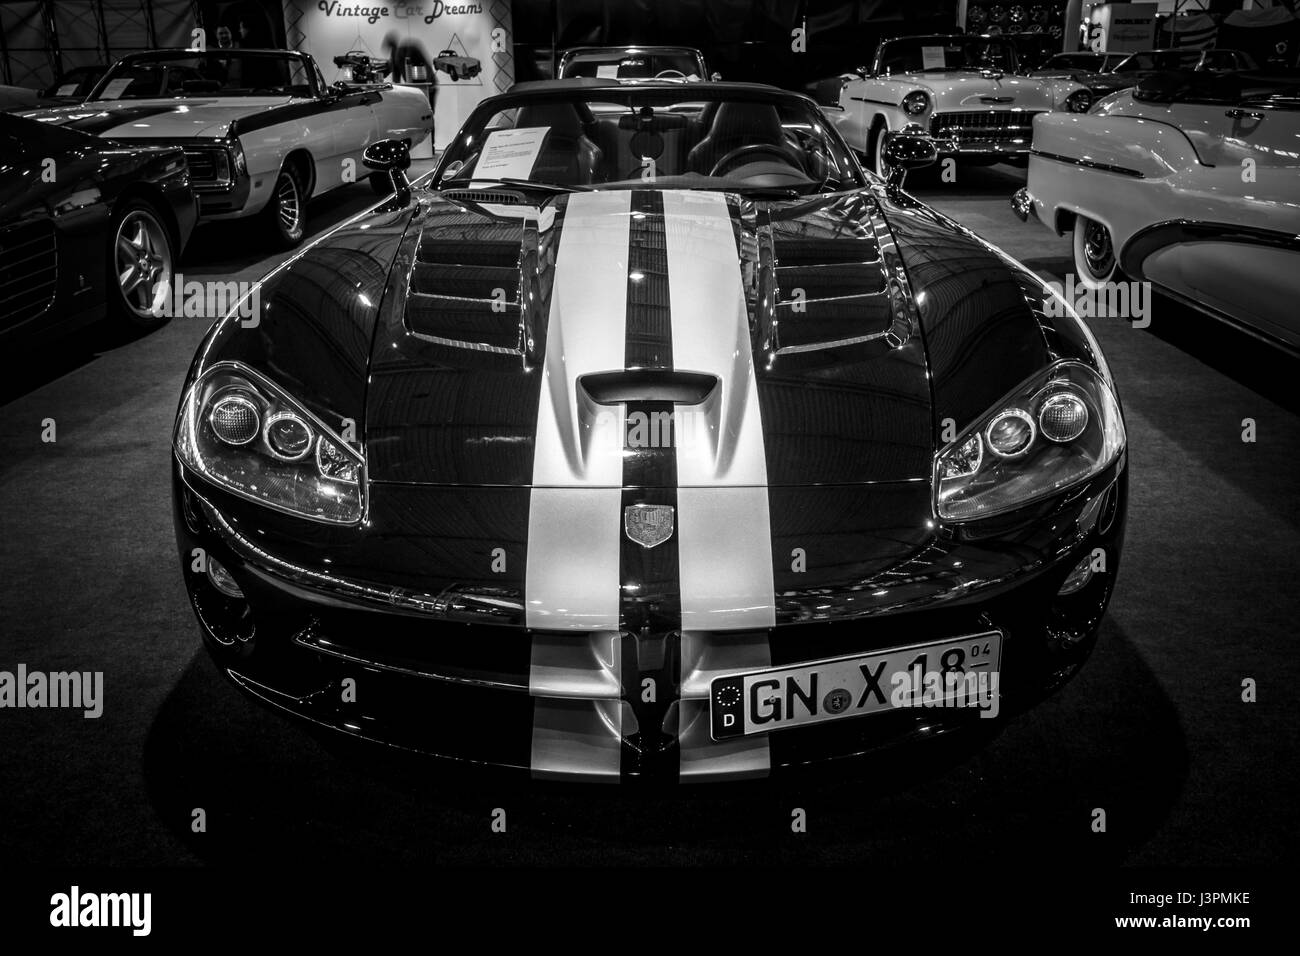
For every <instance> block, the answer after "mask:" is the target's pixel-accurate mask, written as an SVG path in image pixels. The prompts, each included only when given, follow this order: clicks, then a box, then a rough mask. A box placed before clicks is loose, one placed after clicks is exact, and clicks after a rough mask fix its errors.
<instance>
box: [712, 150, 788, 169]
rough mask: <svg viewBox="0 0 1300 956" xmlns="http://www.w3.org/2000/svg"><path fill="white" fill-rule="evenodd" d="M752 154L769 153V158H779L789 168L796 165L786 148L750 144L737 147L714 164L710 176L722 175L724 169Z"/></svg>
mask: <svg viewBox="0 0 1300 956" xmlns="http://www.w3.org/2000/svg"><path fill="white" fill-rule="evenodd" d="M751 153H767V154H768V155H769V156H776V157H778V158H779V159H780V160H781V161H782V162H784V163H786V164H787V165H789V166H795V164H794V163H791V162H790V153H789V151H788V150H787V149H785V147H783V146H777V145H775V144H774V143H749V144H747V145H745V146H737V147H736V148H735V149H733V150H732V151H731V152H729V153H727V155H725V156H723V157H722V158H721V159H720V160H718V161H717V162H716V163H714V164H713V169H711V170H709V175H710V176H718V175H721V171H722V169H723V168H724V167H726V166H727V165H729V164H730V163H731V162H732V161H733V160H736V159H739V158H740V157H742V156H748V155H750V154H751Z"/></svg>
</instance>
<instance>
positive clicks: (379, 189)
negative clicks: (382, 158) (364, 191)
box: [369, 173, 393, 196]
mask: <svg viewBox="0 0 1300 956" xmlns="http://www.w3.org/2000/svg"><path fill="white" fill-rule="evenodd" d="M369 179H370V188H371V190H373V191H374V194H375V195H376V196H387V195H390V194H391V193H392V191H393V178H392V177H391V176H389V175H388V173H371V174H370V176H369Z"/></svg>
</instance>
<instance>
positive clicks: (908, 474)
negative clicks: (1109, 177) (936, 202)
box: [365, 190, 1043, 487]
mask: <svg viewBox="0 0 1300 956" xmlns="http://www.w3.org/2000/svg"><path fill="white" fill-rule="evenodd" d="M882 198H883V193H880V194H879V195H877V194H876V193H874V192H872V191H870V190H863V191H861V192H856V193H849V194H841V195H837V196H832V197H821V198H817V199H812V200H807V201H799V202H789V203H775V204H755V203H753V202H749V201H747V200H745V199H742V198H740V197H738V196H735V195H724V194H721V193H711V192H687V191H674V190H633V191H601V192H592V193H575V194H571V195H567V196H561V197H558V198H556V199H555V200H554V201H553V202H552V203H550V204H548V205H546V206H545V207H543V208H542V209H541V210H538V209H537V208H535V207H531V206H509V205H478V204H471V203H468V202H453V201H448V200H447V199H446V198H443V197H442V196H439V195H437V194H430V196H429V198H428V199H427V200H426V201H425V202H424V207H423V209H422V210H421V211H420V213H418V214H417V215H416V216H415V218H414V220H413V222H412V225H411V226H410V227H409V229H408V232H407V235H406V237H405V239H404V242H403V247H402V253H401V254H400V255H399V257H398V260H397V262H396V264H395V265H394V268H393V270H392V274H391V278H390V282H389V289H388V293H387V295H386V297H385V303H384V308H383V309H382V310H381V315H380V318H379V323H378V327H377V329H376V333H375V336H374V338H373V346H372V353H371V359H370V369H369V377H368V391H367V395H366V401H365V409H366V412H365V414H366V423H365V433H366V447H367V459H368V462H367V467H368V473H369V477H370V479H371V480H373V481H381V482H411V483H430V484H444V485H473V486H480V485H492V486H532V487H538V486H539V485H540V486H558V487H621V486H627V485H630V484H635V485H640V486H657V485H661V484H673V485H676V486H679V487H687V486H701V487H712V486H721V485H728V486H749V485H755V486H763V485H767V486H773V487H775V486H811V485H841V486H842V485H856V484H866V483H877V482H880V483H883V482H922V481H923V482H926V483H927V484H928V482H929V481H930V477H931V471H932V467H933V455H934V452H935V449H936V435H937V430H936V429H937V427H938V416H937V414H936V413H937V411H938V410H939V409H940V407H941V406H942V407H945V408H946V407H947V406H948V405H950V404H951V401H950V398H949V397H947V396H941V397H940V403H939V404H936V396H935V393H934V392H933V391H932V382H931V374H932V372H933V371H934V369H933V368H932V367H931V363H929V362H928V361H927V356H926V351H925V346H924V344H923V336H922V334H921V328H920V325H921V322H922V321H923V316H922V314H921V312H918V310H917V309H916V308H915V307H914V305H913V304H912V301H911V300H912V297H913V296H916V295H917V292H918V291H919V290H918V289H917V288H910V287H909V286H908V283H907V281H906V278H905V277H906V274H907V270H906V268H905V266H904V263H905V261H906V260H908V259H910V258H913V257H919V258H915V260H914V261H915V264H916V266H917V268H918V269H920V270H921V272H922V273H924V274H925V275H926V277H927V278H926V279H925V282H926V284H927V285H929V286H931V287H932V288H931V294H934V293H935V292H938V293H939V294H940V295H941V296H942V298H941V300H940V301H939V303H937V307H939V308H941V309H943V310H944V316H945V319H953V318H954V317H957V318H958V319H959V321H957V322H954V323H952V324H950V325H948V326H947V327H946V328H944V329H942V330H940V331H939V334H940V336H941V338H940V340H939V343H938V344H939V346H940V347H941V348H942V349H944V350H946V349H947V348H948V346H949V343H952V342H954V341H956V343H957V347H958V351H959V352H961V353H962V358H961V363H962V366H963V374H966V375H969V374H970V368H969V363H970V362H974V363H975V364H976V365H978V364H980V363H981V362H987V363H988V365H989V367H988V369H986V370H985V371H984V372H983V377H982V379H981V381H980V387H982V388H985V389H986V390H987V391H988V395H987V396H975V399H974V402H975V404H974V406H972V407H976V408H977V409H978V410H982V406H980V404H979V403H980V402H982V401H984V400H985V399H987V401H988V402H991V401H993V400H995V399H996V398H997V397H998V396H999V395H1001V394H1002V393H1004V392H1005V391H1006V390H1007V389H1008V388H1009V387H1010V386H1011V385H1014V384H1015V382H1016V381H1019V379H1017V378H1014V376H1016V375H1021V377H1023V370H1024V368H1025V367H1030V366H1033V367H1037V366H1036V365H1034V363H1039V364H1041V361H1042V359H1043V353H1042V348H1041V336H1040V335H1039V334H1038V330H1037V327H1036V325H1035V324H1034V322H1033V319H1032V316H1031V315H1030V313H1029V310H1028V309H1027V308H1026V307H1025V304H1024V299H1023V296H1021V295H1020V294H1019V293H1018V291H1017V290H1016V287H1015V284H1014V283H1013V282H1011V280H1010V279H1009V272H1008V270H1007V268H1006V265H1005V264H1004V263H1001V262H991V260H993V259H994V258H995V257H992V256H990V255H989V254H988V253H987V252H985V251H983V250H982V249H981V248H980V247H979V246H978V244H977V243H975V242H973V241H971V240H968V239H966V238H964V237H962V236H960V235H957V234H956V230H955V228H954V227H952V226H951V225H950V224H936V223H935V222H933V221H931V222H930V225H929V226H925V225H923V224H922V222H921V220H922V219H924V217H922V216H919V215H917V214H916V212H915V211H912V210H909V211H908V214H907V215H908V216H910V217H911V218H912V219H915V220H916V224H915V225H913V224H911V223H910V222H906V221H905V222H904V225H905V226H906V228H905V229H904V230H900V231H899V233H898V235H899V236H900V237H901V239H902V242H901V243H900V242H898V241H897V240H896V238H895V232H894V231H893V230H891V228H890V223H889V219H888V217H887V216H886V214H885V212H884V211H883V209H882V207H881V200H882ZM904 218H905V219H906V217H904ZM918 230H919V231H918ZM937 234H942V235H944V236H946V237H947V239H946V240H945V242H942V243H939V245H938V246H934V243H933V238H934V236H935V235H937ZM914 237H915V238H914ZM923 245H930V246H934V247H935V248H940V249H946V250H947V252H948V253H949V254H951V253H952V251H953V249H954V248H958V249H961V250H964V251H965V260H964V263H963V264H962V265H961V266H958V267H951V268H950V267H947V266H944V265H942V264H941V263H940V264H938V266H937V268H936V264H935V263H934V262H933V261H931V259H930V253H928V252H927V251H926V250H925V248H923ZM958 261H961V259H960V257H959V259H958ZM977 263H978V264H979V265H977ZM990 263H991V264H990ZM963 272H964V277H963V276H962V275H961V274H962V273H963ZM953 295H957V296H962V295H969V296H970V297H971V302H970V309H971V315H972V316H978V319H979V320H980V321H983V322H985V323H987V325H986V327H985V328H984V329H983V330H982V334H981V335H979V336H976V337H979V338H982V339H984V340H986V341H987V342H988V343H991V347H992V348H993V349H994V350H995V352H989V353H988V354H983V352H982V349H984V348H985V345H983V344H981V343H979V342H976V343H970V342H965V343H963V339H964V338H965V337H967V336H970V335H973V334H974V333H973V332H972V331H971V330H969V329H967V328H966V326H965V325H963V322H964V321H965V319H964V318H962V317H961V316H956V313H957V312H960V311H961V310H962V309H963V308H964V307H963V306H961V305H960V304H959V303H957V302H953V301H951V300H950V299H949V297H950V296H953ZM920 298H921V299H922V300H924V296H921V297H920ZM989 303H991V305H990V304H989ZM934 307H935V306H931V308H934ZM1008 311H1009V313H1015V316H1014V320H1013V323H1012V324H1013V325H1016V324H1017V323H1019V324H1018V325H1016V329H1015V331H1014V332H1013V333H1012V335H1013V336H1014V338H1015V342H1014V343H1013V344H1011V345H1008V344H1007V339H1006V338H1005V336H1006V335H1007V329H1006V328H1005V326H1004V324H1003V322H1002V321H1001V320H1000V319H999V317H1000V316H1004V314H1005V313H1008ZM1023 343H1029V348H1030V350H1031V351H1033V352H1034V356H1033V358H1032V359H1030V360H1029V365H1028V366H1022V363H1021V361H1019V358H1018V353H1019V351H1021V350H1023ZM995 353H996V354H995ZM945 354H946V351H945ZM945 361H946V359H945ZM948 384H949V383H948V382H945V383H944V387H945V388H946V387H947V386H948ZM959 404H960V403H959ZM967 411H968V410H965V411H963V410H959V411H958V412H957V414H956V416H955V417H956V418H957V420H958V421H959V422H960V421H961V420H962V419H963V418H966V417H969V416H968V414H967ZM638 429H639V430H638Z"/></svg>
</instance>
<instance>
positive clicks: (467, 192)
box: [442, 189, 525, 206]
mask: <svg viewBox="0 0 1300 956" xmlns="http://www.w3.org/2000/svg"><path fill="white" fill-rule="evenodd" d="M442 198H443V199H450V200H452V201H453V202H471V203H480V204H481V203H488V204H495V205H498V206H520V205H523V203H524V202H525V199H524V195H523V193H517V192H509V191H505V190H496V189H491V190H489V189H444V190H443V191H442Z"/></svg>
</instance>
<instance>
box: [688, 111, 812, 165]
mask: <svg viewBox="0 0 1300 956" xmlns="http://www.w3.org/2000/svg"><path fill="white" fill-rule="evenodd" d="M759 143H761V144H763V145H766V146H771V147H773V148H774V149H775V150H776V151H777V152H779V153H783V154H785V155H786V156H787V157H788V159H789V161H790V163H791V164H792V165H793V166H794V167H795V168H796V169H798V168H801V165H802V164H801V163H800V162H799V157H798V156H797V155H796V154H795V152H794V151H793V150H792V149H790V147H789V144H788V143H787V142H786V138H785V134H784V132H783V131H782V129H781V117H780V115H779V114H778V113H777V111H776V107H775V106H773V105H772V104H770V103H742V102H734V101H727V102H725V103H722V104H721V105H720V106H719V107H718V109H717V112H716V113H715V114H714V116H713V124H712V127H711V128H710V129H709V132H708V135H706V136H705V137H704V139H702V140H700V141H699V142H698V143H696V144H695V147H694V148H693V149H692V150H691V151H690V153H688V154H687V156H686V167H687V168H688V169H690V170H691V171H692V172H697V173H704V174H705V175H707V174H708V173H710V172H712V170H713V167H714V166H715V165H717V162H718V160H720V159H722V157H724V156H726V155H727V154H728V153H730V152H731V151H732V150H735V149H739V148H740V147H741V146H752V145H755V144H759Z"/></svg>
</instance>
